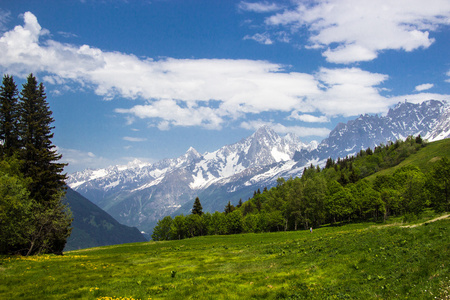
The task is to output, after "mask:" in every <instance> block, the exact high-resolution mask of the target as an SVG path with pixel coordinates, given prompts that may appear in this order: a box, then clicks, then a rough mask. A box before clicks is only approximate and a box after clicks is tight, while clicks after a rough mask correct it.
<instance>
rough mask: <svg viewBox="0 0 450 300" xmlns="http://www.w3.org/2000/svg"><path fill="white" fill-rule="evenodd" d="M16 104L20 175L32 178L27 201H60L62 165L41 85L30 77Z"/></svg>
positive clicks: (63, 180) (62, 178)
mask: <svg viewBox="0 0 450 300" xmlns="http://www.w3.org/2000/svg"><path fill="white" fill-rule="evenodd" d="M20 100H21V101H20V104H19V113H20V122H19V135H20V138H21V158H22V159H23V160H24V165H23V173H24V175H25V177H30V178H32V180H33V182H32V183H31V186H30V193H31V197H32V198H33V199H35V200H36V201H38V202H40V203H46V202H49V201H50V202H51V201H53V200H55V199H54V198H55V196H56V197H57V198H58V200H59V198H60V195H59V194H60V193H61V191H63V190H64V188H65V179H66V175H65V174H62V172H63V169H64V166H65V165H66V164H63V163H58V160H60V159H61V155H60V154H58V153H57V152H56V150H55V146H54V145H53V144H52V141H51V139H52V138H53V133H52V130H53V129H54V127H53V126H51V124H52V123H53V122H54V119H53V118H52V112H51V111H50V109H49V105H48V103H47V101H46V95H45V92H44V86H43V84H42V83H41V84H39V85H38V84H37V81H36V78H35V77H34V76H33V74H30V75H29V76H28V78H27V82H26V83H25V84H24V85H23V90H22V92H21V97H20Z"/></svg>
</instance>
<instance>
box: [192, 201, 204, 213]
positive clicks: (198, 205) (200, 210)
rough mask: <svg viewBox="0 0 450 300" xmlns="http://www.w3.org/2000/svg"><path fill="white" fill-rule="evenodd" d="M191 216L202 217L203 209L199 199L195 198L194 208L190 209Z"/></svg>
mask: <svg viewBox="0 0 450 300" xmlns="http://www.w3.org/2000/svg"><path fill="white" fill-rule="evenodd" d="M192 214H193V215H199V216H201V215H203V208H202V204H201V203H200V199H199V198H198V197H197V198H195V201H194V206H193V207H192Z"/></svg>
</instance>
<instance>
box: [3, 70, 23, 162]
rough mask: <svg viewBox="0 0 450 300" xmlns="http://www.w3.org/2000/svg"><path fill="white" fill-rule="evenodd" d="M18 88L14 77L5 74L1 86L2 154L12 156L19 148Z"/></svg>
mask: <svg viewBox="0 0 450 300" xmlns="http://www.w3.org/2000/svg"><path fill="white" fill-rule="evenodd" d="M18 94H19V92H18V90H17V86H16V84H15V83H14V78H13V77H12V76H9V75H4V76H3V82H2V86H1V87H0V140H1V142H2V147H1V148H2V151H1V154H2V156H5V155H6V156H11V155H12V154H13V153H14V152H15V151H16V150H17V149H18V146H19V145H18V141H19V137H18V132H17V125H18V105H17V102H18Z"/></svg>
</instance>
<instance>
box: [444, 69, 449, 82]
mask: <svg viewBox="0 0 450 300" xmlns="http://www.w3.org/2000/svg"><path fill="white" fill-rule="evenodd" d="M446 75H447V76H448V77H449V78H448V79H446V80H445V81H447V82H450V71H448V72H447V74H446Z"/></svg>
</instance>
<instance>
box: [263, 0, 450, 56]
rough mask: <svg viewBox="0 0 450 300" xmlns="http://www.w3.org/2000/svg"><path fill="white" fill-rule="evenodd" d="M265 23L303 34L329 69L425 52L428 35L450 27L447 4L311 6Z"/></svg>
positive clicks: (328, 0) (399, 0)
mask: <svg viewBox="0 0 450 300" xmlns="http://www.w3.org/2000/svg"><path fill="white" fill-rule="evenodd" d="M295 3H296V5H295V7H293V8H291V9H286V10H284V11H283V12H280V13H276V14H273V15H272V16H270V17H268V18H267V19H266V21H265V23H266V24H267V25H269V26H274V27H275V28H276V29H277V30H278V28H279V27H280V26H283V27H287V28H289V29H290V30H291V31H292V32H296V31H298V29H300V28H306V29H307V30H308V32H309V45H308V48H313V49H322V50H323V52H322V54H323V56H324V57H326V59H327V60H328V61H329V62H332V63H352V62H358V61H370V60H373V59H375V58H376V57H377V56H378V53H379V52H380V51H383V50H388V49H394V50H404V51H413V50H416V49H418V48H428V47H429V46H430V45H431V44H432V43H433V42H434V39H433V38H431V37H430V32H432V31H436V30H438V29H439V26H446V25H447V26H448V25H450V2H449V1H447V0H430V1H427V2H426V3H424V2H423V1H422V0H396V1H391V0H378V1H372V0H313V1H307V2H305V1H298V2H295Z"/></svg>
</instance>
